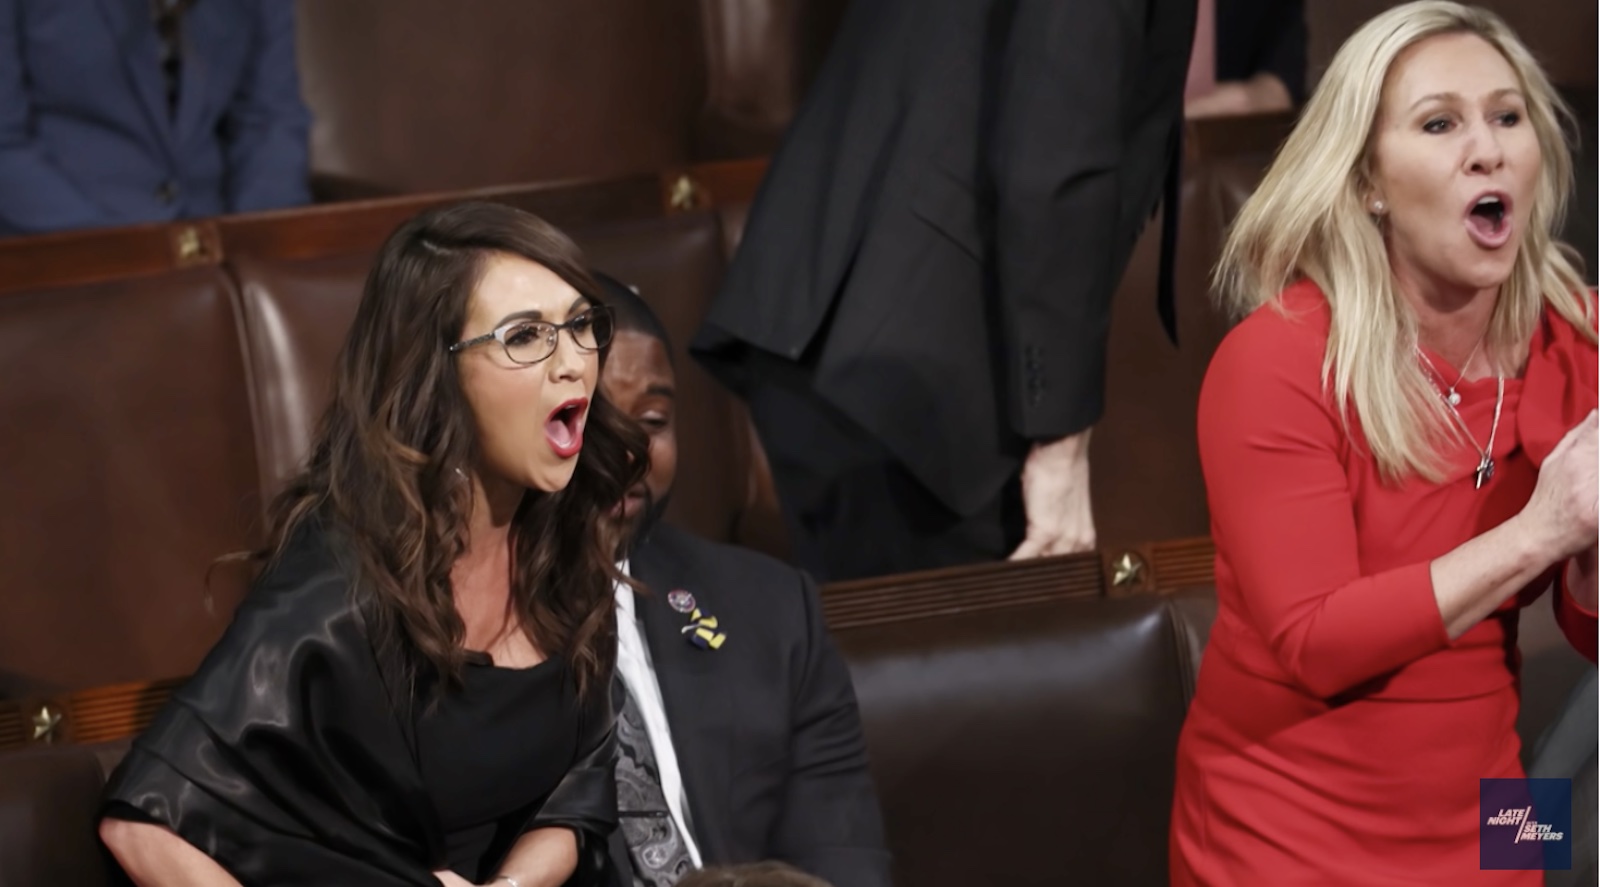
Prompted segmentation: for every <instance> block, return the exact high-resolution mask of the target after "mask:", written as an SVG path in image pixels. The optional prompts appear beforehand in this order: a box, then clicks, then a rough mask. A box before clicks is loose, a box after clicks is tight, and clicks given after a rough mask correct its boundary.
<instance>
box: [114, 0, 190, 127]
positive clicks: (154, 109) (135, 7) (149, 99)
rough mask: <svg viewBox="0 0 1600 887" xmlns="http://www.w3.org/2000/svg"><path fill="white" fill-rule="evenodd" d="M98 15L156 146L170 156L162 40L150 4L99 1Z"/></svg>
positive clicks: (146, 1)
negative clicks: (105, 28)
mask: <svg viewBox="0 0 1600 887" xmlns="http://www.w3.org/2000/svg"><path fill="white" fill-rule="evenodd" d="M100 12H101V14H102V15H104V17H105V20H106V24H107V26H109V27H110V29H111V35H112V39H113V40H114V41H115V42H116V45H117V52H118V54H119V55H121V56H122V66H123V68H124V69H126V70H127V72H128V82H129V83H130V84H132V87H133V91H134V93H135V94H137V95H138V97H139V104H140V105H141V106H143V108H144V112H145V116H146V117H147V118H149V121H150V131H151V132H152V133H156V134H158V135H157V141H158V144H157V145H156V146H155V147H157V148H160V149H161V150H163V151H165V152H167V154H168V156H169V157H170V156H171V155H172V152H173V144H172V142H173V139H172V118H171V115H169V114H168V113H167V95H166V88H165V86H164V85H163V84H162V82H161V62H160V60H161V45H160V44H161V38H160V37H159V36H158V35H157V34H156V28H155V24H154V23H153V22H152V21H151V18H150V3H149V0H100Z"/></svg>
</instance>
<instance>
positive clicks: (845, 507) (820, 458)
mask: <svg viewBox="0 0 1600 887" xmlns="http://www.w3.org/2000/svg"><path fill="white" fill-rule="evenodd" d="M749 406H750V415H751V420H752V421H753V422H754V423H755V426H756V431H757V432H758V433H759V434H760V435H761V444H762V446H763V447H764V448H765V449H766V452H767V459H768V461H769V463H770V464H771V466H772V479H773V482H774V484H775V485H776V486H777V490H778V498H779V501H780V504H781V505H782V508H783V514H784V520H785V522H786V523H787V525H788V529H789V535H790V542H791V545H792V547H793V551H794V557H795V560H796V563H797V564H798V565H799V566H800V567H802V568H803V569H805V570H806V571H808V572H810V573H811V574H812V576H814V577H815V578H816V579H817V581H819V582H833V581H839V580H844V579H862V578H867V577H870V576H885V575H890V574H894V573H906V572H912V571H915V570H929V569H935V568H938V567H949V566H955V565H958V564H971V563H981V562H984V561H995V560H1002V559H1004V558H1005V557H1006V556H1007V555H1008V554H1010V553H1011V552H1012V551H1013V550H1014V549H1015V548H1016V547H1017V545H1019V544H1020V543H1021V542H1022V536H1023V532H1024V530H1025V529H1026V524H1025V515H1024V512H1023V509H1022V495H1021V486H1020V483H1019V481H1018V480H1017V479H1015V478H1014V479H1013V480H1012V481H1011V482H1010V483H1008V484H1007V485H1006V487H1005V488H1004V489H1002V491H1001V492H1000V495H998V496H997V497H996V498H995V499H994V501H993V502H991V503H990V504H988V505H987V506H985V507H984V508H982V509H980V510H979V511H978V512H977V513H975V514H972V515H970V516H963V515H959V514H957V513H955V512H953V511H951V510H950V509H949V508H948V507H946V506H945V505H944V503H942V502H941V501H940V500H939V499H938V498H937V497H935V496H934V495H933V494H932V493H930V492H929V491H928V490H927V488H926V487H924V486H923V485H922V484H921V483H920V482H919V481H918V480H917V479H916V478H914V477H913V476H912V475H911V474H910V473H909V472H908V471H906V469H905V468H904V467H903V466H901V465H900V463H899V462H898V461H897V460H896V459H895V458H894V457H893V456H892V455H891V454H890V453H889V452H888V450H886V449H885V448H884V447H883V445H882V444H880V443H879V442H878V441H877V440H875V439H874V438H873V437H872V436H871V435H870V434H869V433H868V432H866V431H865V430H864V429H862V428H861V427H860V426H859V425H857V424H855V423H854V422H852V421H851V420H850V419H848V418H846V417H845V416H843V415H842V414H840V413H839V412H838V411H837V410H835V409H833V408H832V407H831V406H829V405H828V404H826V403H824V402H823V401H822V400H821V399H820V398H817V397H815V396H814V395H812V394H810V393H809V392H805V391H803V390H799V389H791V388H788V387H785V386H782V385H774V384H767V385H760V386H757V387H755V388H754V389H753V390H751V392H750V395H749Z"/></svg>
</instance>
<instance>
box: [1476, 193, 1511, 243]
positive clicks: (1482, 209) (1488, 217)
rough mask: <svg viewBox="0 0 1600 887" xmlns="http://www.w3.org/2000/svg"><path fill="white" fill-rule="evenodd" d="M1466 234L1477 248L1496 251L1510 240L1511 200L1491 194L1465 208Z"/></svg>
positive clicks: (1480, 197) (1502, 195)
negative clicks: (1470, 236)
mask: <svg viewBox="0 0 1600 887" xmlns="http://www.w3.org/2000/svg"><path fill="white" fill-rule="evenodd" d="M1467 232H1468V233H1469V234H1471V235H1472V239H1473V240H1474V241H1476V242H1477V244H1478V245H1479V246H1482V247H1486V248H1489V249H1496V248H1498V247H1501V246H1504V245H1505V243H1506V241H1508V240H1510V239H1511V198H1510V197H1508V196H1507V195H1505V194H1501V193H1498V192H1491V193H1487V194H1483V195H1480V196H1479V197H1478V198H1477V199H1476V200H1474V201H1473V202H1472V204H1471V205H1470V206H1469V207H1467Z"/></svg>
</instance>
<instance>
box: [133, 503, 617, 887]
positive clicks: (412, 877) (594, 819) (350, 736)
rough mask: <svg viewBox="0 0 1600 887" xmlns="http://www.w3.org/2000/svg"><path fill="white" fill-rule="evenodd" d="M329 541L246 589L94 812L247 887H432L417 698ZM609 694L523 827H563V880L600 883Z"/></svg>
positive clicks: (595, 697)
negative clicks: (571, 868) (156, 831)
mask: <svg viewBox="0 0 1600 887" xmlns="http://www.w3.org/2000/svg"><path fill="white" fill-rule="evenodd" d="M332 538H333V537H332V536H331V535H330V534H329V533H328V532H327V531H325V530H323V529H322V528H321V527H320V525H318V524H316V523H315V522H311V523H310V525H309V526H307V527H304V528H302V529H301V530H300V531H299V532H298V533H297V534H296V537H295V539H294V540H293V541H292V542H291V543H290V545H289V547H288V548H287V549H286V550H285V551H284V552H283V554H282V556H281V557H280V558H279V559H278V561H277V562H276V563H275V564H273V565H272V566H271V567H270V568H269V569H268V570H267V572H265V573H264V574H263V575H262V577H261V578H260V579H259V580H258V581H257V583H256V585H255V587H254V588H253V589H252V590H251V593H250V595H249V596H248V597H247V598H246V599H245V601H244V602H243V603H242V604H241V605H240V607H239V610H238V612H237V613H236V614H235V615H234V618H233V623H232V624H231V625H230V626H229V628H228V630H227V632H226V633H225V634H224V635H223V637H222V640H221V641H219V642H218V643H217V645H216V646H215V647H214V648H212V650H211V652H210V653H209V654H208V655H207V656H206V659H205V662H204V663H202V664H201V666H200V669H199V671H198V672H196V673H195V675H194V677H193V678H192V679H190V681H189V682H188V683H187V684H185V685H184V687H183V688H182V689H181V690H179V691H178V692H177V693H176V694H175V695H174V696H173V698H172V700H171V701H170V702H168V703H167V705H166V707H165V708H164V709H162V711H161V713H160V714H159V715H158V716H157V717H156V719H155V722H154V723H153V724H151V726H150V728H149V729H148V730H146V731H145V732H144V734H143V735H141V736H140V737H139V738H138V739H137V740H135V741H134V743H133V747H132V749H131V750H130V751H129V752H128V755H127V757H126V758H125V759H124V760H123V762H122V764H121V765H120V766H119V767H118V768H117V770H116V772H114V773H113V774H112V776H111V779H110V781H109V783H108V785H107V787H106V804H107V807H106V810H105V815H108V816H114V817H120V818H129V819H146V820H149V821H152V822H155V823H157V824H160V825H164V826H166V827H168V828H170V829H171V830H172V831H174V832H176V833H177V834H179V835H181V836H182V837H183V838H184V839H185V840H186V841H188V842H189V843H190V844H193V845H194V846H196V847H198V848H199V849H200V850H202V851H204V852H205V853H206V854H208V855H209V856H211V857H212V858H214V859H216V860H217V861H218V862H220V863H221V864H222V865H223V867H224V868H226V869H227V870H228V871H229V872H230V873H231V874H232V875H233V876H234V877H235V878H236V879H238V880H239V881H240V882H241V883H242V884H244V885H245V887H265V885H279V884H285V885H286V884H296V885H316V884H328V885H340V887H366V885H395V884H403V885H416V887H438V880H437V879H436V878H435V877H434V876H433V874H432V872H433V871H435V870H438V869H443V868H445V867H446V865H445V836H444V832H443V829H442V827H441V826H440V823H439V821H438V817H437V814H436V812H435V809H434V806H433V803H432V801H431V800H430V799H429V797H428V795H427V792H426V791H425V789H424V788H423V783H422V776H421V771H420V769H419V766H418V762H417V757H416V743H415V723H416V720H415V719H416V717H417V716H418V715H419V714H420V712H421V711H422V709H423V707H424V706H425V705H426V702H425V700H422V699H420V698H418V697H417V696H416V695H415V694H414V693H413V692H412V690H411V688H410V687H409V686H400V684H401V683H402V682H403V678H402V677H401V675H403V673H404V671H403V669H401V668H399V667H398V665H399V664H398V663H391V662H380V661H379V657H378V656H377V655H376V654H375V653H374V649H373V645H372V644H371V643H370V642H369V640H368V635H367V633H366V631H365V630H364V627H363V626H364V625H365V619H364V618H363V616H362V612H361V609H360V607H359V606H357V605H356V604H355V603H354V601H353V595H352V594H351V585H352V580H351V576H352V575H353V571H352V570H351V569H348V568H347V567H346V566H345V559H342V558H341V557H340V556H339V554H338V548H339V547H338V546H337V544H336V543H334V542H333V541H332ZM608 684H609V681H606V682H603V683H602V684H601V686H600V688H597V689H596V691H595V692H594V693H593V694H592V698H591V699H590V700H588V701H587V702H586V703H585V704H584V706H583V713H582V717H581V718H580V720H581V724H582V726H581V728H580V729H581V732H582V735H581V736H580V737H579V742H578V748H579V749H580V751H579V752H578V757H577V759H576V760H574V761H573V762H572V765H571V768H570V770H569V771H568V773H567V775H566V776H565V777H564V778H563V779H562V780H561V782H560V783H559V784H558V785H557V787H556V788H555V790H554V791H553V792H552V793H551V794H550V795H549V796H548V798H546V799H545V800H544V803H543V804H542V805H538V806H534V805H533V804H530V808H529V810H528V812H527V815H528V821H527V825H526V826H525V828H524V829H523V831H524V832H525V831H528V830H530V829H533V828H537V827H543V826H552V825H559V826H567V827H570V828H572V829H574V830H575V831H576V833H577V834H578V836H579V853H578V857H579V859H578V868H577V871H576V872H575V873H574V875H573V877H572V879H571V880H569V881H568V882H567V883H568V884H569V885H587V884H593V883H598V882H599V876H600V873H601V871H602V869H603V867H604V865H605V856H606V836H607V835H609V833H610V832H611V831H612V830H613V829H614V828H615V827H616V819H617V814H616V786H615V782H614V775H613V767H614V765H615V746H614V742H613V737H612V729H611V728H612V712H611V705H610V701H609V699H608V698H607V693H606V691H605V688H606V687H607V685H608ZM462 753H463V754H471V749H470V748H463V749H462ZM129 808H132V809H131V810H130V809H129Z"/></svg>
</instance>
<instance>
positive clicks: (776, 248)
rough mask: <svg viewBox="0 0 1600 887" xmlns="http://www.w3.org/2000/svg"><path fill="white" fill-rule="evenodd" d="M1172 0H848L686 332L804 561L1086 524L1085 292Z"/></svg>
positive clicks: (1126, 251)
mask: <svg viewBox="0 0 1600 887" xmlns="http://www.w3.org/2000/svg"><path fill="white" fill-rule="evenodd" d="M1194 11H1195V0H857V2H855V3H853V4H851V6H850V8H849V10H848V12H847V13H846V17H845V20H844V21H843V23H842V25H841V28H840V31H839V33H838V35H837V37H836V38H835V42H834V44H833V48H832V51H831V54H830V55H829V57H828V59H827V61H826V62H825V63H824V65H823V68H822V70H821V71H820V73H819V75H818V79H817V81H816V83H815V84H814V85H813V86H812V88H811V92H810V94H809V96H808V97H807V100H806V102H805V105H804V107H803V109H802V110H801V112H800V114H799V116H798V117H797V119H796V120H795V122H794V124H793V126H792V127H791V129H790V131H789V133H788V135H787V136H786V138H785V141H784V144H783V145H782V147H781V148H780V150H779V151H778V153H777V154H776V156H775V157H774V159H773V163H772V166H771V168H770V170H769V172H768V174H767V178H766V181H765V182H764V183H763V185H762V188H761V192H760V194H759V195H758V197H757V200H756V202H755V205H754V206H753V207H752V210H751V213H750V218H749V222H748V226H747V228H746V229H745V234H744V238H743V242H742V245H741V247H740V249H739V251H738V253H737V255H736V256H735V257H734V260H733V263H732V266H731V268H730V269H729V272H728V275H727V277H726V280H725V282H724V284H723V287H722V289H721V292H720V293H719V295H718V297H717V299H716V301H715V303H714V304H713V306H712V308H711V310H710V312H709V313H708V315H707V318H706V321H705V324H704V326H703V327H702V328H701V329H700V331H699V333H698V334H697V336H696V338H695V341H694V343H693V351H694V353H695V354H696V356H697V357H698V358H699V359H700V360H701V361H702V362H703V363H704V364H705V366H706V367H707V368H708V369H710V370H711V372H712V373H714V374H715V375H716V376H717V377H719V378H720V379H721V380H722V381H723V382H725V383H726V384H727V385H729V386H730V387H731V388H733V390H734V391H736V392H737V393H739V394H740V395H741V396H743V397H744V398H746V399H747V401H748V402H749V405H750V410H751V414H752V418H753V420H754V421H755V423H756V427H757V430H758V431H759V433H760V435H761V440H762V443H763V445H764V447H765V448H766V450H767V455H768V457H769V459H770V461H771V464H772V469H773V476H774V480H775V482H776V483H777V487H778V491H779V494H780V498H781V500H782V502H783V506H784V509H785V512H786V517H787V519H788V522H789V525H790V530H791V534H792V537H793V538H792V542H793V544H794V546H795V549H796V552H797V557H798V558H799V559H800V561H801V563H802V565H803V566H805V567H807V568H808V569H810V570H813V571H815V572H816V573H817V574H818V578H819V579H827V580H835V579H842V578H852V577H858V576H867V575H874V574H883V573H891V572H899V571H904V570H910V569H916V568H921V567H933V566H941V565H945V564H952V563H962V562H970V561H977V560H986V559H996V558H1001V557H1004V556H1006V555H1007V554H1013V555H1014V556H1019V557H1026V556H1032V555H1043V554H1055V553H1064V552H1069V551H1075V550H1081V549H1085V548H1088V547H1092V545H1093V544H1094V525H1093V518H1092V516H1091V512H1090V507H1089V505H1090V503H1089V493H1088V452H1087V447H1088V432H1089V429H1090V427H1091V426H1092V425H1093V424H1094V423H1095V422H1096V421H1097V420H1098V419H1099V417H1100V415H1101V412H1102V407H1103V399H1104V393H1103V388H1104V386H1103V380H1104V376H1105V355H1106V336H1107V328H1108V326H1109V322H1110V302H1111V297H1112V294H1113V292H1114V291H1115V289H1116V286H1117V283H1118V281H1119V279H1120V278H1121V276H1122V272H1123V269H1124V266H1125V265H1126V263H1127V261H1128V257H1129V255H1130V254H1131V252H1132V249H1133V246H1134V243H1135V241H1136V239H1137V238H1138V236H1139V233H1140V231H1141V230H1142V228H1143V226H1144V224H1145V223H1146V221H1147V220H1148V219H1149V218H1150V217H1151V215H1152V213H1153V211H1154V210H1155V209H1156V207H1157V205H1158V204H1159V202H1160V200H1161V197H1162V194H1163V190H1164V189H1163V186H1164V184H1165V185H1167V186H1169V187H1168V188H1167V190H1168V191H1169V192H1170V191H1171V190H1172V189H1171V188H1170V185H1171V184H1172V182H1173V181H1175V180H1174V179H1172V178H1171V175H1172V173H1173V170H1174V166H1175V163H1176V159H1177V153H1176V150H1177V146H1178V141H1179V138H1180V127H1181V125H1182V99H1183V87H1184V78H1185V73H1186V70H1187V67H1188V59H1189V50H1190V44H1191V41H1192V35H1193V29H1194ZM1169 215H1170V213H1169ZM1167 320H1168V321H1169V329H1170V328H1171V325H1170V316H1169V317H1168V318H1167Z"/></svg>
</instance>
